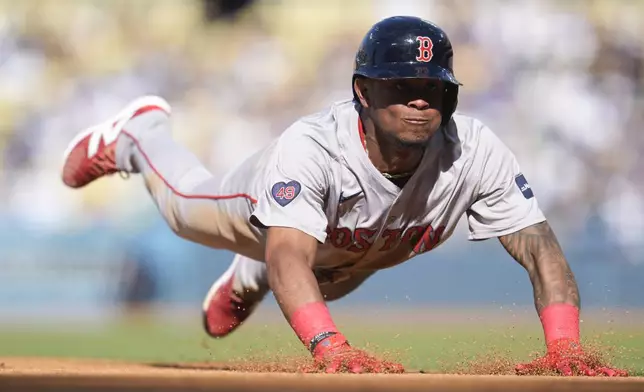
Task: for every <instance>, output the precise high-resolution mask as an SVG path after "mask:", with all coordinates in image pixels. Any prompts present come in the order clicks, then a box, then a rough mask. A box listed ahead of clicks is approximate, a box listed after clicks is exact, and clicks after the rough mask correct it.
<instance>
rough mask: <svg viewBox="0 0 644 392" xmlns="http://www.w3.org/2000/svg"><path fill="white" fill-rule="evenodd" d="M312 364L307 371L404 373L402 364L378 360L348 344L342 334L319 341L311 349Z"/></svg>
mask: <svg viewBox="0 0 644 392" xmlns="http://www.w3.org/2000/svg"><path fill="white" fill-rule="evenodd" d="M313 358H314V364H313V366H312V367H311V368H307V369H305V371H307V372H325V373H404V371H405V369H404V368H403V366H402V365H400V364H397V363H393V362H388V361H382V360H379V359H377V358H375V357H373V356H371V355H369V354H367V353H366V352H364V351H362V350H358V349H356V348H353V347H351V346H350V345H349V343H348V342H347V340H346V338H345V337H344V336H342V334H336V335H333V336H330V337H328V338H326V339H324V340H323V341H321V342H320V343H319V344H318V345H317V346H316V347H315V349H314V351H313Z"/></svg>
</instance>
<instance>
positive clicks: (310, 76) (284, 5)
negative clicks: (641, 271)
mask: <svg viewBox="0 0 644 392" xmlns="http://www.w3.org/2000/svg"><path fill="white" fill-rule="evenodd" d="M241 3H243V5H244V6H243V7H241V6H240V7H239V9H236V10H234V12H233V11H227V12H223V11H222V10H221V8H217V7H218V6H220V5H221V4H223V3H222V2H215V1H197V0H182V1H178V0H176V1H175V0H154V1H152V0H137V1H126V0H111V1H105V2H96V1H89V0H88V1H81V0H78V1H65V2H62V1H56V0H23V1H20V2H0V165H1V169H0V188H1V189H2V191H1V192H0V195H1V196H0V197H1V198H2V200H1V205H0V213H1V214H2V216H4V217H6V218H10V219H11V221H12V222H14V224H19V225H24V227H29V228H32V229H33V230H42V231H60V230H62V231H64V230H74V229H79V228H83V227H87V226H88V225H96V224H101V225H120V226H122V227H128V225H134V222H137V220H135V219H133V217H135V216H139V215H142V214H149V213H154V211H153V205H152V204H151V202H150V201H149V200H148V198H146V197H140V196H141V195H143V194H144V193H145V190H144V189H143V187H141V186H133V185H132V184H129V183H128V182H127V181H122V180H121V179H120V178H118V177H115V178H114V179H110V180H109V181H101V182H99V183H96V184H93V185H92V186H90V187H89V188H87V189H86V190H85V191H83V192H74V191H70V190H69V189H66V188H65V187H64V186H63V185H62V183H61V181H60V179H59V167H60V163H61V154H62V152H63V150H64V148H65V146H66V144H67V142H68V141H69V140H70V138H71V137H73V135H74V134H75V133H76V132H78V131H79V130H80V129H82V128H84V127H86V126H88V125H91V124H93V123H95V122H96V121H97V120H99V119H100V120H103V119H106V118H107V117H108V116H110V115H112V114H113V113H115V111H116V110H118V109H119V108H120V107H121V106H122V105H123V104H124V103H126V102H127V101H129V100H130V99H132V98H134V97H136V96H138V95H142V94H160V95H162V96H164V97H165V98H166V99H167V100H168V101H169V102H170V103H171V104H172V105H173V109H174V124H175V129H176V134H177V137H178V138H179V139H180V140H181V141H182V142H183V143H185V144H186V145H188V146H189V147H190V148H191V149H192V150H193V151H194V152H195V153H196V154H198V155H199V157H200V158H201V159H203V160H204V162H207V163H208V165H209V166H210V167H211V169H212V171H213V173H215V174H216V175H218V176H220V175H222V174H223V173H224V172H225V171H226V170H227V169H229V168H230V167H231V166H233V165H236V164H237V163H239V162H241V160H242V159H243V158H244V157H245V156H247V155H249V154H251V153H252V152H254V151H255V150H257V149H258V148H260V147H261V146H263V145H264V144H265V143H267V142H268V141H269V140H270V139H271V138H274V137H275V136H276V135H278V134H279V133H280V132H281V131H282V130H283V129H285V127H287V126H288V125H289V124H290V123H291V122H292V121H294V120H295V119H297V117H299V116H301V115H304V114H308V113H310V112H313V111H317V110H319V109H321V108H323V107H324V106H326V105H327V104H329V103H330V102H332V101H335V100H340V99H346V98H349V97H350V96H351V93H350V91H351V90H350V80H351V78H350V77H351V71H352V69H351V68H352V60H353V56H354V54H355V50H356V48H357V46H358V44H359V39H360V38H361V36H362V35H363V34H364V32H365V31H366V30H367V29H368V27H369V26H370V25H371V24H372V23H374V22H375V21H376V20H379V19H381V18H383V17H386V16H390V15H393V14H408V15H410V14H413V15H417V16H421V17H425V18H427V19H429V20H432V21H435V22H436V23H438V24H439V25H441V26H442V27H444V28H445V29H446V31H448V33H449V34H450V37H451V39H452V42H453V44H454V46H455V53H456V55H455V71H456V76H457V78H458V79H459V80H460V81H461V82H462V83H463V85H464V86H463V87H462V89H461V94H460V99H459V105H460V106H459V108H460V110H462V111H464V112H466V113H469V114H472V115H475V116H477V117H479V118H481V119H482V120H483V121H484V122H486V123H487V124H488V125H489V126H490V127H491V128H492V129H493V130H494V131H495V132H496V133H497V134H498V135H499V136H500V137H501V138H502V139H503V140H504V141H505V142H506V143H507V144H508V145H509V146H510V147H511V148H512V150H513V151H514V152H515V153H516V154H517V156H518V157H519V159H520V162H521V164H522V167H523V170H524V173H525V174H526V176H527V177H528V179H529V181H530V183H531V185H532V187H533V189H534V190H535V193H536V194H537V196H538V198H539V200H540V203H541V206H542V208H543V209H544V210H545V211H546V214H547V215H548V216H550V217H551V220H553V221H555V224H556V225H557V228H558V230H559V231H560V232H561V233H562V235H564V236H565V235H581V234H579V233H584V232H586V231H587V230H588V227H590V226H593V225H597V224H599V226H601V227H603V228H604V229H603V230H604V231H603V232H604V233H607V234H605V235H607V236H609V237H610V238H611V240H612V241H615V242H616V243H619V244H620V245H621V246H624V247H626V248H628V247H633V246H634V247H641V246H642V245H644V237H643V236H642V235H641V234H642V233H643V232H644V176H642V175H641V173H642V172H644V156H643V155H642V154H640V153H639V152H640V151H641V149H642V148H643V147H644V132H642V128H643V127H644V2H641V1H621V0H587V1H566V2H561V1H556V0H515V1H509V0H486V1H474V0H472V1H464V0H450V1H443V0H440V1H439V0H404V1H403V0H374V1H366V0H351V1H344V0H324V1H321V0H307V1H299V0H281V1H256V2H252V1H246V2H240V4H241ZM130 181H132V180H130ZM463 229H464V228H463ZM632 260H633V262H639V263H641V262H644V259H643V258H642V256H640V255H639V253H637V255H634V256H633V258H632Z"/></svg>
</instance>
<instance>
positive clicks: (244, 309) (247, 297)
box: [203, 268, 269, 338]
mask: <svg viewBox="0 0 644 392" xmlns="http://www.w3.org/2000/svg"><path fill="white" fill-rule="evenodd" d="M234 283H235V270H234V268H230V269H229V270H228V271H226V273H224V274H223V275H222V276H221V277H220V278H219V279H218V280H217V281H216V282H215V283H214V284H213V285H212V287H211V288H210V290H209V291H208V294H207V295H206V299H205V300H204V302H203V323H204V329H205V330H206V333H207V334H208V335H210V336H212V337H214V338H222V337H224V336H227V335H228V334H230V333H231V332H233V331H234V330H235V329H237V327H239V326H240V325H241V324H242V323H243V322H244V321H246V319H247V318H248V317H249V316H250V315H251V314H252V313H253V311H254V310H255V308H256V307H257V305H259V304H260V302H261V301H262V299H263V298H264V296H265V295H266V293H267V292H268V291H269V290H268V287H265V288H260V289H259V290H253V289H245V290H241V292H240V291H237V290H235V289H234V288H233V286H234Z"/></svg>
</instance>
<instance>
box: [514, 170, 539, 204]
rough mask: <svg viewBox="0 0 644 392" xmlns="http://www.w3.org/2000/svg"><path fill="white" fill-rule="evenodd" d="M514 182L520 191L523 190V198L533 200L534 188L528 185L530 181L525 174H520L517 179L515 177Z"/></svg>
mask: <svg viewBox="0 0 644 392" xmlns="http://www.w3.org/2000/svg"><path fill="white" fill-rule="evenodd" d="M514 182H515V183H516V184H517V186H518V187H519V190H521V193H523V197H525V198H526V199H532V198H533V197H534V193H533V192H532V188H531V187H530V184H528V180H526V179H525V176H524V175H523V173H519V174H518V175H517V176H516V177H514Z"/></svg>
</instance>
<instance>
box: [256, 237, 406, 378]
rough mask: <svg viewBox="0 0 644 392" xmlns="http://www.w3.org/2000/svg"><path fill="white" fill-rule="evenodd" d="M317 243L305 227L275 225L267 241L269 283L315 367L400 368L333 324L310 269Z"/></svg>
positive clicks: (392, 370) (336, 369) (391, 370)
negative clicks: (356, 346) (351, 339)
mask: <svg viewBox="0 0 644 392" xmlns="http://www.w3.org/2000/svg"><path fill="white" fill-rule="evenodd" d="M317 246H318V242H317V240H316V239H315V238H313V237H311V236H310V235H308V234H305V233H303V232H302V231H300V230H297V229H293V228H288V227H270V228H269V229H268V237H267V241H266V267H267V272H268V283H269V285H270V287H271V289H272V290H273V294H274V295H275V298H276V299H277V303H278V304H279V306H280V308H281V309H282V312H283V313H284V317H285V318H286V319H287V320H288V322H289V324H290V325H291V327H292V328H293V330H294V331H295V333H296V334H297V336H298V337H299V338H300V340H301V341H302V343H304V345H305V346H306V347H307V348H308V349H309V351H310V352H311V354H312V355H313V357H314V358H315V360H316V364H315V366H314V367H313V368H312V370H314V371H320V370H322V371H325V372H327V373H335V372H343V371H348V372H352V373H371V372H374V373H380V372H386V373H400V372H402V371H403V370H404V369H403V368H402V366H400V365H397V364H393V363H389V362H386V361H380V360H377V359H376V358H373V357H371V356H369V355H367V354H365V353H363V352H362V351H360V350H356V349H354V348H353V347H351V346H350V345H349V342H348V341H347V339H346V338H345V337H344V336H343V335H342V334H341V333H340V331H339V330H338V328H337V327H336V325H335V324H334V322H333V320H332V318H331V314H330V313H329V310H328V309H327V306H326V304H325V301H324V299H323V297H322V294H321V292H320V288H319V285H318V282H317V280H316V278H315V276H314V274H313V271H312V270H311V267H312V266H313V263H314V260H315V255H316V252H317Z"/></svg>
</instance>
